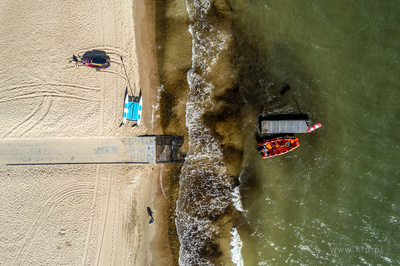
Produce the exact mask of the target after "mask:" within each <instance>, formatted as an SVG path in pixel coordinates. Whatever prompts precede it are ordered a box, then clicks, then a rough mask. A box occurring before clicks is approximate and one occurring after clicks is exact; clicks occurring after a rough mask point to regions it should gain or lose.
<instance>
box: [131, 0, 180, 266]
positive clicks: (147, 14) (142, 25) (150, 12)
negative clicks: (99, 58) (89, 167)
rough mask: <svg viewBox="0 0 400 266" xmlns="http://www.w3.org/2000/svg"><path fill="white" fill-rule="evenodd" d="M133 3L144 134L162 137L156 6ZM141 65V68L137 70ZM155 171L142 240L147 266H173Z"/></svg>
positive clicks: (161, 184)
mask: <svg viewBox="0 0 400 266" xmlns="http://www.w3.org/2000/svg"><path fill="white" fill-rule="evenodd" d="M134 3H135V4H134V5H136V7H137V8H136V10H135V11H134V20H137V21H139V23H138V26H137V27H136V28H135V32H137V35H136V36H138V37H137V39H136V43H137V49H136V52H137V55H138V60H139V74H140V87H144V88H149V90H148V92H149V93H148V94H147V95H143V100H144V102H148V103H151V106H148V107H147V108H145V107H144V110H145V111H144V112H146V111H147V116H146V115H144V121H145V122H144V124H145V125H146V127H147V129H148V130H147V132H146V133H147V134H151V135H162V134H163V130H162V127H161V125H160V121H159V120H158V119H159V117H160V110H159V106H160V103H159V102H158V101H159V99H158V97H157V93H158V87H159V86H160V79H159V76H158V62H157V51H156V4H155V3H154V1H150V0H146V1H134ZM141 65H142V66H143V68H141V67H140V66H141ZM167 168H168V166H167ZM154 169H155V171H154V172H153V174H152V177H151V178H153V179H154V181H153V185H152V188H151V193H152V194H153V196H152V197H151V203H152V205H153V208H152V210H153V217H154V223H153V225H151V229H149V230H144V238H146V239H150V240H148V241H145V242H144V244H145V245H146V246H148V247H149V251H150V253H151V256H152V258H151V262H150V263H149V265H153V266H162V265H165V266H168V265H172V264H173V254H172V250H171V246H170V245H169V235H168V219H169V208H170V206H171V204H170V201H169V194H168V193H169V189H168V179H167V178H168V175H167V173H166V172H165V171H164V165H163V164H161V165H154ZM144 226H147V225H144ZM146 231H147V234H148V235H147V236H146ZM143 262H145V261H143ZM146 262H147V261H146ZM139 264H140V263H139ZM140 265H145V264H144V263H143V264H140ZM146 265H147V263H146Z"/></svg>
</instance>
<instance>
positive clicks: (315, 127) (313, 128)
mask: <svg viewBox="0 0 400 266" xmlns="http://www.w3.org/2000/svg"><path fill="white" fill-rule="evenodd" d="M320 127H321V124H320V123H317V124H315V125H313V126H312V127H309V128H308V129H307V132H308V133H310V132H311V131H314V130H316V129H317V128H320Z"/></svg>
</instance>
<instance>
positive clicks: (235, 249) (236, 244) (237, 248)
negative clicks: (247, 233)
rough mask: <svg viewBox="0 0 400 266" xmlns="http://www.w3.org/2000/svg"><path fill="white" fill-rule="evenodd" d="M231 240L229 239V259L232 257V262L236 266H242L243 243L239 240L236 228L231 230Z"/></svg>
mask: <svg viewBox="0 0 400 266" xmlns="http://www.w3.org/2000/svg"><path fill="white" fill-rule="evenodd" d="M231 234H232V238H231V246H232V248H231V257H232V262H233V263H234V264H235V265H236V266H243V265H244V263H243V257H242V246H243V242H242V240H241V239H240V236H239V233H238V231H237V229H236V228H232V231H231Z"/></svg>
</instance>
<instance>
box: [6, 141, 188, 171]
mask: <svg viewBox="0 0 400 266" xmlns="http://www.w3.org/2000/svg"><path fill="white" fill-rule="evenodd" d="M166 138H167V139H168V138H173V137H166ZM175 138H178V139H180V138H179V137H175ZM182 144H183V140H181V141H175V142H174V143H173V145H172V148H171V147H170V146H171V145H168V141H165V137H164V136H141V137H131V138H54V139H5V140H4V139H3V140H0V164H7V165H21V164H25V165H29V164H91V163H99V164H108V163H138V164H156V163H168V162H176V161H179V160H180V159H181V158H178V157H177V156H178V155H179V148H180V146H182ZM179 145H180V146H179ZM159 158H160V159H159Z"/></svg>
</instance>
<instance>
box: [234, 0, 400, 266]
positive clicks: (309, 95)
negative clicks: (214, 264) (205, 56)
mask: <svg viewBox="0 0 400 266" xmlns="http://www.w3.org/2000/svg"><path fill="white" fill-rule="evenodd" d="M231 5H232V9H233V13H234V21H235V27H236V30H238V31H240V32H242V33H243V34H241V36H244V37H245V38H247V40H246V42H247V43H250V44H252V45H251V49H255V50H258V54H259V56H260V57H262V60H257V61H256V60H255V61H253V62H250V63H249V67H250V66H252V65H254V64H258V66H259V68H257V67H256V66H253V67H252V71H254V72H258V71H260V72H262V73H264V74H265V75H268V76H265V77H263V76H261V77H260V75H259V74H255V76H256V77H257V79H258V78H260V79H259V80H258V82H259V84H257V82H254V83H253V84H251V83H250V82H247V83H246V85H245V86H251V85H253V86H254V87H253V90H257V92H258V93H260V94H261V93H266V94H269V95H272V96H271V98H272V99H271V100H270V101H269V103H270V104H271V105H272V107H271V106H268V103H265V105H266V106H265V108H264V109H263V111H262V112H263V115H267V114H277V113H300V112H301V113H303V114H307V115H308V117H309V118H310V119H311V120H312V121H313V122H314V123H316V122H320V123H321V124H322V128H321V129H318V130H316V131H314V132H312V133H311V134H307V135H304V136H302V137H301V138H300V144H301V145H300V147H299V148H298V149H297V150H295V151H293V152H291V153H289V154H287V155H284V156H280V157H276V158H272V159H268V160H262V159H260V158H259V156H258V155H257V154H256V153H254V147H255V145H256V141H255V139H254V138H253V137H252V135H253V133H255V132H257V130H258V128H257V126H256V125H255V123H254V122H255V121H254V120H255V119H254V117H255V116H256V115H257V113H256V112H257V111H259V110H260V109H261V108H253V110H255V111H256V112H254V111H253V110H248V112H247V114H246V115H247V117H248V120H247V121H248V122H247V123H246V125H245V131H246V132H247V133H248V134H245V136H248V137H247V138H245V142H246V145H245V157H244V163H243V170H242V174H241V178H240V180H241V183H242V185H241V194H242V199H243V208H244V209H245V222H244V223H243V224H242V226H239V228H238V232H239V235H240V237H241V239H242V241H243V243H244V244H243V252H242V255H243V258H244V264H245V265H361V264H366V265H397V264H400V252H399V248H400V242H399V241H400V207H399V203H400V195H399V188H400V187H399V186H400V166H399V163H398V162H399V159H400V144H399V139H400V138H399V135H398V130H399V129H400V121H399V119H400V103H399V100H400V90H399V84H400V75H399V70H400V67H399V66H400V65H399V63H400V56H399V51H400V25H398V24H399V23H400V2H397V1H386V2H381V1H321V0H318V1H317V0H311V1H290V0H288V1H285V0H280V1H276V0H263V1H242V0H232V1H231ZM255 62H256V63H255ZM252 71H249V72H248V73H247V74H249V75H251V72H252ZM247 84H248V85H247ZM285 84H288V85H289V86H290V88H291V89H290V91H287V92H286V93H285V94H284V95H283V96H281V95H280V94H278V93H276V92H274V90H279V89H280V88H282V87H284V86H285ZM248 90H250V88H248ZM247 98H249V99H253V98H251V96H249V97H247Z"/></svg>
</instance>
